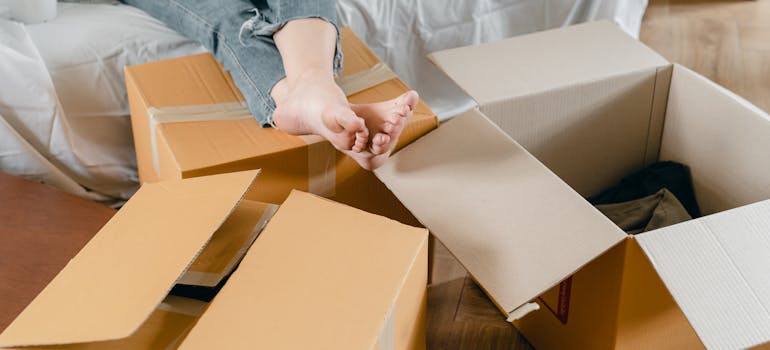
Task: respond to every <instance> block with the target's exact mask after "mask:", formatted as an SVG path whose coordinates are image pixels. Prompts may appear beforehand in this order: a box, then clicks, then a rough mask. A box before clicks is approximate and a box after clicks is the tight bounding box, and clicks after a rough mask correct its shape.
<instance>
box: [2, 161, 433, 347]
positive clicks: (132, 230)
mask: <svg viewBox="0 0 770 350" xmlns="http://www.w3.org/2000/svg"><path fill="white" fill-rule="evenodd" d="M257 174H258V171H245V172H237V173H228V174H222V175H213V176H204V177H198V178H193V179H186V180H175V181H164V182H159V183H154V184H145V185H143V186H142V187H141V188H140V190H139V191H138V192H137V193H136V195H134V196H133V197H132V198H131V200H129V201H128V202H127V203H126V205H125V206H124V207H123V208H122V209H121V210H120V211H119V212H118V213H117V214H116V215H115V216H114V217H113V218H112V220H110V221H109V222H108V223H107V224H106V225H105V226H104V227H103V228H102V230H101V231H99V233H97V234H96V236H94V238H93V239H92V240H91V241H90V242H89V243H88V244H87V245H86V246H85V247H84V248H83V249H82V250H81V251H80V253H78V255H77V256H75V258H74V259H72V261H71V262H70V263H69V264H68V265H67V267H66V268H64V269H63V270H62V271H61V272H60V273H59V274H58V275H57V276H56V278H54V280H53V281H52V282H51V283H50V284H49V285H48V286H47V287H46V288H45V289H44V290H43V291H42V292H41V293H40V294H39V295H38V296H37V298H35V300H34V301H33V302H32V303H31V304H30V305H29V306H28V307H27V308H26V309H25V310H24V311H23V312H22V313H21V314H20V315H19V316H18V317H17V318H16V319H15V320H14V321H13V323H12V324H11V325H10V326H8V328H7V329H6V330H5V331H4V332H3V333H2V334H0V346H3V347H12V346H17V347H24V349H52V348H56V349H60V348H66V349H123V348H131V349H159V348H160V349H166V348H177V347H181V348H207V349H210V348H226V349H251V348H270V349H277V348H289V349H297V348H308V347H312V348H315V349H362V348H379V349H389V348H398V349H404V348H411V349H420V348H424V347H425V337H424V329H425V324H424V322H425V307H426V277H427V231H426V230H425V229H420V228H414V227H410V226H406V225H403V224H400V223H397V222H395V221H393V220H390V219H387V218H383V217H380V216H376V215H372V214H368V213H364V212H362V211H360V210H357V209H353V208H350V207H346V206H344V205H341V204H337V203H334V202H331V201H329V200H326V199H322V198H319V197H316V196H314V195H310V194H307V193H302V192H293V193H292V194H290V196H289V198H288V199H287V200H286V201H285V202H284V204H283V205H282V206H281V208H280V209H279V210H278V211H277V213H276V214H275V215H274V216H273V218H272V219H271V220H270V223H269V224H267V227H266V228H265V230H264V231H263V232H262V233H261V235H260V238H259V239H257V240H256V242H255V243H254V245H252V246H251V248H250V249H249V251H248V252H247V253H246V256H245V257H244V259H243V261H241V263H240V266H239V267H238V269H237V270H235V272H234V273H233V274H232V275H231V276H230V279H229V280H228V281H227V283H226V284H225V285H224V287H223V288H222V290H221V291H220V292H219V294H218V295H217V296H216V297H215V298H214V300H213V301H212V302H211V303H210V304H209V305H205V304H204V303H201V302H198V301H195V300H190V299H185V298H180V297H173V296H167V293H168V291H169V290H170V289H171V287H173V286H174V284H175V283H176V282H177V281H178V279H179V278H180V277H182V276H183V275H184V273H185V271H186V270H187V269H188V267H189V266H190V265H191V262H193V261H194V260H196V259H200V257H201V256H204V255H206V250H208V249H209V248H210V246H209V245H208V242H209V241H210V240H212V235H221V234H222V233H223V232H222V229H223V228H224V227H226V226H228V225H229V226H230V227H235V226H240V225H239V224H237V223H243V222H246V221H248V220H244V217H247V216H248V215H241V218H238V219H233V216H232V215H236V214H234V213H237V212H238V211H239V210H241V209H242V208H244V204H245V203H246V202H245V201H241V199H242V198H243V196H244V194H245V193H246V191H247V190H248V189H249V187H250V186H252V184H253V185H254V190H259V189H260V188H262V186H263V184H262V183H260V182H259V180H257V181H256V183H255V179H256V178H257ZM246 210H247V211H249V210H252V211H253V212H254V213H255V217H257V218H258V217H260V216H262V215H263V214H259V213H261V212H262V210H261V209H256V210H255V208H254V206H252V205H249V204H247V205H246ZM241 214H243V213H241ZM233 220H235V221H237V223H232V222H231V223H229V224H228V222H229V221H233ZM223 222H224V224H223ZM253 222H254V220H252V221H250V222H249V223H248V224H247V225H246V227H251V226H252V224H253ZM361 227H365V228H366V229H365V230H362V229H361ZM215 232H216V233H215ZM201 250H203V252H201ZM192 264H193V265H194V264H195V263H192ZM204 310H205V311H204ZM188 332H189V336H188V335H187V334H188ZM298 335H299V336H298ZM28 346H33V347H28Z"/></svg>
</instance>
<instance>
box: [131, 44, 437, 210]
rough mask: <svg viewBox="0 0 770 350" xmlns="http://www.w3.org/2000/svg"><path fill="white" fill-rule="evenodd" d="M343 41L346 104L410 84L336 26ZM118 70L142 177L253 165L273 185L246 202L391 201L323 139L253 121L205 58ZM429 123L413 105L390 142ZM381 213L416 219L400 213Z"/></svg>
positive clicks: (424, 110) (386, 95)
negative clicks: (306, 195) (310, 196)
mask: <svg viewBox="0 0 770 350" xmlns="http://www.w3.org/2000/svg"><path fill="white" fill-rule="evenodd" d="M342 46H343V52H344V54H345V67H346V68H345V70H344V71H343V72H342V77H341V78H340V79H341V80H340V84H341V85H342V86H343V87H344V88H346V89H352V90H349V91H348V92H349V96H348V98H349V100H350V102H351V103H370V102H377V101H383V100H387V99H391V98H395V97H397V96H399V95H400V94H402V93H404V92H406V91H408V90H409V89H408V87H406V85H404V84H403V82H401V80H399V79H398V78H397V77H395V75H392V72H390V70H389V69H387V67H386V66H384V65H383V64H382V63H381V62H380V61H379V59H377V57H376V56H375V55H374V54H373V53H372V52H371V51H370V50H369V49H368V48H367V47H366V45H365V44H363V42H361V41H360V40H359V39H358V38H357V37H356V36H355V34H353V32H351V31H350V30H348V29H343V30H342ZM383 71H384V72H389V75H388V74H384V75H383V74H382V72H383ZM126 76H127V86H128V94H129V101H130V103H131V114H132V125H133V128H134V134H135V138H134V139H135V143H136V151H137V162H138V166H139V169H140V171H139V173H140V179H141V180H142V181H143V182H152V181H157V180H163V179H181V178H188V177H195V176H203V175H211V174H217V173H224V172H233V171H243V170H248V169H257V168H261V169H262V170H263V171H262V174H261V176H260V181H264V182H268V181H269V182H270V183H272V184H273V185H272V186H269V188H267V189H265V190H263V191H258V192H254V193H252V194H250V195H249V198H250V199H254V200H258V201H263V202H268V203H280V202H282V201H283V200H284V199H285V198H286V196H287V195H288V194H289V192H290V191H291V190H292V189H299V190H303V191H310V192H313V193H316V194H319V195H323V196H326V197H330V198H335V199H337V200H339V201H341V202H345V203H347V204H351V205H354V206H360V205H367V204H368V205H371V204H370V203H383V204H378V205H375V206H374V207H373V208H366V209H367V210H370V211H374V212H375V213H379V214H391V211H392V210H397V211H398V208H400V207H399V206H398V205H397V204H398V201H397V200H395V199H394V198H392V195H390V194H389V193H388V192H387V190H386V189H385V187H384V186H383V185H382V184H376V182H377V180H376V178H375V177H374V176H373V175H371V174H369V173H368V172H366V171H363V170H362V169H360V167H358V166H357V165H355V162H354V161H352V160H351V159H350V158H349V157H347V156H345V155H343V154H342V153H339V152H336V151H335V150H334V148H333V147H332V146H331V144H329V143H328V142H326V141H323V140H322V139H321V138H318V137H297V136H291V135H287V134H286V133H284V132H282V131H280V130H276V129H273V128H262V127H260V125H258V123H257V122H256V121H255V120H254V119H253V118H252V117H250V115H249V112H248V110H247V109H246V108H245V104H244V103H243V98H242V96H241V94H240V93H239V92H238V89H237V88H236V87H235V86H234V85H233V84H232V80H231V78H230V76H229V74H227V73H225V72H224V71H222V68H221V67H220V65H219V64H218V63H217V62H216V61H215V60H214V58H213V57H212V56H211V55H208V54H204V55H196V56H189V57H183V58H179V59H174V60H167V61H160V62H154V63H150V64H145V65H139V66H132V67H128V68H127V69H126ZM177 84H179V86H177ZM437 125H438V121H437V118H436V116H435V115H434V114H433V112H432V111H431V110H430V109H429V108H428V107H427V106H426V105H425V104H424V103H422V102H420V103H419V104H418V106H417V108H416V109H415V111H414V114H413V116H412V117H411V118H410V119H409V121H408V123H407V125H406V127H405V129H404V131H403V133H402V135H401V137H400V139H399V143H398V145H397V149H398V148H400V147H403V146H404V145H406V144H408V143H409V142H411V141H413V140H414V139H416V138H418V137H420V136H421V135H423V134H425V133H426V132H428V131H430V130H432V129H433V128H435V127H436V126H437ZM350 187H353V189H351V188H350ZM361 189H364V191H362V190H361ZM338 193H339V194H340V196H339V198H336V197H335V195H336V194H338ZM360 197H367V198H360ZM391 207H395V208H397V209H391ZM389 216H391V217H399V216H406V217H404V218H401V217H399V219H401V220H402V221H411V222H414V221H415V220H414V219H413V218H411V217H409V216H408V212H406V211H405V210H401V211H400V212H397V213H396V214H393V215H389Z"/></svg>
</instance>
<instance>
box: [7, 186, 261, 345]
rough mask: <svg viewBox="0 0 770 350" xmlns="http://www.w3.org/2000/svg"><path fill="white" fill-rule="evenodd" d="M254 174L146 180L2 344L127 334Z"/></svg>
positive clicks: (98, 338) (148, 311) (166, 289)
mask: <svg viewBox="0 0 770 350" xmlns="http://www.w3.org/2000/svg"><path fill="white" fill-rule="evenodd" d="M257 174H258V171H248V172H241V173H230V174H225V175H216V176H208V177H200V178H194V179H189V180H180V181H169V182H161V183H155V184H145V185H143V186H142V187H141V188H140V189H139V191H138V192H137V193H136V194H135V195H134V196H133V197H132V198H131V199H130V200H129V201H128V202H127V203H126V205H125V206H123V208H122V209H121V210H120V211H118V213H117V214H116V215H115V216H114V217H113V218H112V219H111V220H110V221H109V222H108V223H107V224H106V225H105V226H104V227H103V228H102V229H101V230H100V231H99V232H98V233H97V234H96V236H94V238H93V239H92V240H91V241H90V242H88V244H87V245H86V246H85V247H83V249H82V250H81V251H80V252H79V253H78V255H76V256H75V257H74V258H73V259H72V260H71V261H70V262H69V264H68V265H67V266H66V267H65V268H64V269H63V270H62V271H61V272H60V273H59V274H58V275H57V276H56V277H55V278H54V279H53V281H51V283H50V284H48V286H47V287H46V288H45V289H44V290H43V291H42V292H40V294H39V295H38V296H37V297H36V298H35V300H33V301H32V303H30V304H29V306H27V308H26V309H25V310H24V311H23V312H22V313H21V314H20V315H19V316H18V317H17V318H16V320H14V321H13V323H11V325H10V326H8V328H6V330H5V331H4V332H3V333H2V334H0V346H29V345H52V344H72V343H83V342H95V341H104V340H113V339H120V338H125V337H127V336H129V335H131V334H132V333H133V332H134V331H136V329H137V328H138V327H139V326H140V325H141V324H142V323H143V322H144V321H145V320H146V319H147V317H148V316H149V315H150V314H151V313H152V312H153V310H154V309H155V308H156V306H157V305H158V304H159V303H160V302H161V301H162V300H163V299H164V298H165V297H166V295H167V294H168V292H169V290H171V287H173V285H174V283H175V282H176V280H177V279H178V278H179V276H180V275H181V274H182V273H183V272H184V271H185V269H186V268H187V267H188V265H189V264H190V263H191V262H192V261H193V260H194V259H195V257H196V255H197V254H198V253H199V251H200V250H201V249H202V247H203V246H204V245H205V244H206V242H207V241H208V240H209V238H210V237H211V235H212V234H213V233H214V231H216V230H217V228H218V227H219V226H220V225H221V224H222V222H223V221H224V220H225V218H227V216H228V215H229V214H230V212H231V211H232V210H233V208H234V207H235V206H236V205H237V204H238V202H239V201H240V200H241V198H242V196H243V195H244V193H245V192H246V190H247V189H248V188H249V187H250V185H251V184H252V182H253V181H254V179H255V178H256V176H257Z"/></svg>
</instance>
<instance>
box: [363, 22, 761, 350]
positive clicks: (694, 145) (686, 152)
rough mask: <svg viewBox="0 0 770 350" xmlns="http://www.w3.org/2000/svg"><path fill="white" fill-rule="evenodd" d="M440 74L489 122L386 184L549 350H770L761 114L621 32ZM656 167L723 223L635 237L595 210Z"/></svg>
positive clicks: (537, 46) (450, 59) (446, 129)
mask: <svg viewBox="0 0 770 350" xmlns="http://www.w3.org/2000/svg"><path fill="white" fill-rule="evenodd" d="M431 59H432V60H433V61H434V62H435V63H436V64H437V65H438V66H439V67H440V68H441V69H443V70H444V71H445V72H446V73H447V74H448V75H449V76H450V77H451V78H453V79H454V80H455V81H456V82H457V83H458V84H459V85H460V86H461V87H463V88H464V89H465V90H466V92H468V93H469V94H470V95H471V96H472V97H473V98H474V99H475V100H476V101H477V102H478V104H479V107H478V109H473V110H470V111H468V112H467V113H465V114H464V115H461V116H459V117H457V118H455V119H454V120H451V121H449V122H447V123H446V124H444V125H442V126H440V127H439V128H438V129H437V130H435V131H433V132H431V133H430V134H428V135H426V136H424V137H423V138H421V139H419V140H417V141H416V142H414V143H413V144H411V145H410V146H408V147H406V148H405V149H403V150H402V151H400V152H399V153H398V154H396V155H394V156H393V157H392V159H391V160H390V161H389V162H388V163H386V164H385V165H384V166H383V167H382V168H380V169H378V170H377V171H376V173H377V175H378V177H379V178H380V179H381V180H382V181H383V182H384V183H385V184H387V185H388V187H389V188H390V189H391V190H392V191H393V192H394V194H395V195H396V196H397V197H398V198H399V199H400V200H401V201H402V203H404V205H406V207H407V208H409V209H410V211H411V212H412V213H413V214H414V215H415V216H416V217H417V218H418V219H419V220H420V221H421V222H422V223H423V224H424V225H425V226H426V227H428V228H429V229H430V230H431V232H432V233H433V234H434V235H436V236H437V237H438V238H439V240H441V242H442V243H443V244H444V245H445V246H446V247H447V248H448V249H449V250H450V252H451V253H452V254H453V255H455V257H457V259H458V260H459V261H460V262H461V263H462V264H463V266H464V267H465V268H466V269H467V270H468V272H469V273H470V274H471V275H472V276H473V278H475V280H476V281H477V282H478V283H479V284H480V285H481V287H482V288H483V289H484V290H485V291H486V293H487V294H488V295H489V296H490V298H491V299H492V300H493V301H494V303H495V304H496V305H497V307H498V308H499V309H500V311H501V312H502V313H503V314H504V315H505V316H506V317H507V318H508V319H509V320H511V321H513V320H516V319H518V321H516V323H517V325H518V327H519V329H520V330H521V331H522V332H523V334H524V335H525V336H526V337H527V339H528V340H529V341H530V342H531V343H532V344H533V345H534V346H535V347H536V348H538V349H612V348H653V349H664V348H670V349H682V348H698V347H704V346H705V347H707V348H724V349H738V348H747V347H751V346H755V345H758V344H762V343H765V342H767V341H770V312H768V310H770V201H767V199H768V198H770V117H768V115H767V114H766V113H764V112H762V111H761V110H759V109H757V108H756V107H754V106H752V105H750V104H749V103H747V102H746V101H744V100H743V99H741V98H740V97H737V96H736V95H734V94H732V93H730V92H729V91H727V90H725V89H723V88H721V87H719V86H717V85H716V84H714V83H712V82H710V81H708V80H707V79H706V78H704V77H702V76H700V75H698V74H696V73H694V72H692V71H690V70H688V69H687V68H684V67H682V66H679V65H676V64H671V63H669V62H667V61H666V60H665V59H663V58H662V57H661V56H659V55H658V54H657V53H655V52H654V51H652V50H650V49H649V48H647V47H646V46H644V45H642V44H641V43H639V42H638V41H636V40H634V39H633V38H630V37H628V36H627V35H625V34H624V33H623V32H622V31H621V30H619V29H618V28H617V27H616V26H615V25H614V24H612V23H609V22H596V23H589V24H584V25H579V26H574V27H569V28H565V29H558V30H553V31H547V32H542V33H537V34H532V35H527V36H522V37H517V38H512V39H507V40H502V41H498V42H494V43H489V44H484V45H478V46H471V47H464V48H458V49H452V50H447V51H442V52H437V53H434V54H432V55H431ZM514 140H515V141H514ZM658 160H673V161H676V162H680V163H683V164H685V165H687V166H689V168H690V171H691V174H692V176H693V184H694V189H695V194H696V197H697V200H698V202H699V205H700V207H701V209H702V211H703V212H704V214H711V215H708V216H705V217H702V218H699V219H696V220H692V221H688V222H685V223H682V224H679V225H674V226H670V227H667V228H663V229H658V230H655V231H650V232H647V233H643V234H640V235H637V236H628V235H626V234H625V233H624V232H623V231H621V230H620V229H619V228H618V227H617V226H615V225H614V224H613V223H612V222H610V221H609V220H608V219H607V218H605V217H604V216H603V215H602V214H601V213H599V211H598V210H596V209H595V208H594V207H592V206H591V205H590V204H589V203H588V202H587V201H586V200H585V199H584V197H586V196H591V195H595V194H597V193H599V192H600V191H602V190H604V189H606V188H608V187H610V186H611V185H614V184H615V183H617V182H618V181H619V180H620V179H621V178H622V177H624V176H625V175H628V174H630V173H632V172H634V171H636V170H639V169H641V168H643V167H645V166H646V165H649V164H651V163H653V162H656V161H658Z"/></svg>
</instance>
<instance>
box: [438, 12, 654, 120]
mask: <svg viewBox="0 0 770 350" xmlns="http://www.w3.org/2000/svg"><path fill="white" fill-rule="evenodd" d="M428 57H429V58H430V59H431V60H432V61H433V62H434V63H435V64H436V65H437V66H438V67H439V68H440V69H442V70H443V71H444V72H445V73H446V74H447V75H448V76H449V77H450V78H452V79H453V80H454V81H455V82H456V83H457V84H458V85H459V86H460V87H461V88H463V89H464V90H465V91H466V92H467V93H468V94H469V95H470V96H471V97H473V99H475V100H476V102H478V103H479V104H480V105H482V106H483V105H486V104H488V103H491V102H496V101H501V100H504V99H508V98H512V97H516V96H522V95H528V94H532V93H537V92H542V91H546V90H552V89H556V88H559V87H564V86H569V85H572V84H575V83H579V82H587V81H594V80H597V79H599V78H603V77H607V76H612V75H616V74H622V73H628V72H632V71H638V70H640V69H643V68H651V67H659V66H663V65H666V64H668V61H666V59H664V58H663V57H661V56H660V55H659V54H657V53H656V52H654V51H653V50H651V49H650V48H648V47H646V46H645V45H644V44H642V43H640V42H639V41H637V40H636V39H634V38H632V37H630V36H628V35H627V34H626V33H625V32H623V31H622V30H621V29H620V28H618V27H617V26H616V25H615V24H614V23H612V22H609V21H601V22H592V23H586V24H580V25H575V26H572V27H568V28H562V29H554V30H549V31H545V32H540V33H534V34H529V35H524V36H519V37H514V38H510V39H505V40H500V41H495V42H491V43H486V44H481V45H474V46H466V47H461V48H455V49H449V50H444V51H439V52H434V53H432V54H430V55H429V56H428Z"/></svg>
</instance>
